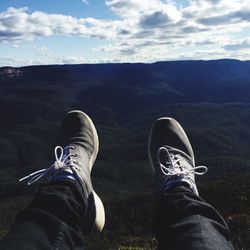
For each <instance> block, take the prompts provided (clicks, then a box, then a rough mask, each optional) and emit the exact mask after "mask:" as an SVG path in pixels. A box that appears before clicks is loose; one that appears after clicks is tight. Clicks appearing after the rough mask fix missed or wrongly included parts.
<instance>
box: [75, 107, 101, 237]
mask: <svg viewBox="0 0 250 250" xmlns="http://www.w3.org/2000/svg"><path fill="white" fill-rule="evenodd" d="M78 112H79V113H81V114H82V115H83V116H84V117H85V118H86V119H87V120H88V121H89V123H90V126H91V129H92V132H93V134H94V145H95V147H94V152H93V154H92V156H91V157H90V161H89V163H90V164H89V168H90V171H91V170H92V168H93V164H94V162H95V160H96V157H97V154H98V150H99V140H98V134H97V131H96V128H95V125H94V123H93V122H92V120H91V118H90V117H89V116H88V115H87V114H85V113H84V112H82V111H78ZM92 194H93V198H94V199H93V201H92V202H93V203H94V204H89V205H88V207H90V208H92V207H93V205H94V209H95V211H94V212H95V221H94V225H93V229H95V230H97V231H99V232H100V231H102V229H103V228H104V225H105V210H104V206H103V203H102V201H101V199H100V197H99V196H98V195H97V194H96V192H95V191H94V189H93V193H92ZM86 213H87V214H88V211H87V212H86Z"/></svg>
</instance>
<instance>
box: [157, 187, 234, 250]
mask: <svg viewBox="0 0 250 250" xmlns="http://www.w3.org/2000/svg"><path fill="white" fill-rule="evenodd" d="M154 233H155V235H156V238H157V239H158V242H159V245H158V249H174V250H177V249H178V250H179V249H183V250H184V249H185V250H197V249H199V250H207V249H211V250H217V249H218V250H219V249H221V250H222V249H223V250H227V249H233V246H232V245H231V242H230V233H229V229H228V227H227V225H226V223H225V221H224V220H223V218H222V217H221V216H220V215H219V213H218V212H217V211H216V210H215V209H214V208H213V207H212V206H211V205H209V204H207V203H206V202H205V201H204V200H202V199H201V198H200V197H198V196H197V195H195V194H194V193H193V192H192V191H191V190H190V189H189V188H187V187H185V186H177V187H173V188H171V189H169V190H167V192H166V193H165V194H162V195H161V196H160V197H159V198H157V201H156V215H155V222H154Z"/></svg>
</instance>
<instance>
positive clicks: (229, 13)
mask: <svg viewBox="0 0 250 250" xmlns="http://www.w3.org/2000/svg"><path fill="white" fill-rule="evenodd" d="M84 2H86V1H84ZM106 5H107V7H108V8H110V10H111V11H113V12H114V13H115V14H116V16H117V18H116V19H112V20H111V19H96V18H92V17H89V18H76V17H73V16H67V15H62V14H48V13H45V12H40V11H35V12H30V11H29V9H28V8H27V7H24V8H19V9H17V8H12V7H10V8H8V9H7V10H6V11H4V12H2V13H0V42H4V43H9V42H14V43H16V42H18V41H25V40H34V39H36V38H38V37H49V36H54V35H59V36H73V37H84V38H97V39H100V40H102V39H104V40H108V41H110V43H109V44H108V45H105V46H100V47H97V48H94V49H93V50H94V51H97V52H98V51H102V52H106V53H109V55H110V57H112V58H113V60H114V61H117V60H121V61H131V62H132V61H156V60H176V59H200V58H205V59H206V57H207V58H209V59H211V58H218V57H236V58H241V57H240V54H239V51H245V53H243V54H244V56H245V57H244V58H247V57H246V54H247V53H246V52H247V51H248V52H250V51H249V49H250V45H249V44H250V42H249V40H248V39H239V38H237V36H236V35H235V34H240V33H244V32H245V33H248V35H250V5H249V1H248V0H190V1H189V4H188V5H187V6H181V5H177V4H176V3H175V1H170V0H169V1H167V0H165V1H163V0H143V1H141V0H106ZM244 58H242V59H244ZM80 59H81V60H82V58H80ZM74 60H75V59H74Z"/></svg>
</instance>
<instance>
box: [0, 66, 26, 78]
mask: <svg viewBox="0 0 250 250" xmlns="http://www.w3.org/2000/svg"><path fill="white" fill-rule="evenodd" d="M20 76H22V70H21V69H19V68H14V67H3V68H0V79H11V78H16V77H20Z"/></svg>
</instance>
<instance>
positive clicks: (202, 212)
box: [149, 118, 233, 250]
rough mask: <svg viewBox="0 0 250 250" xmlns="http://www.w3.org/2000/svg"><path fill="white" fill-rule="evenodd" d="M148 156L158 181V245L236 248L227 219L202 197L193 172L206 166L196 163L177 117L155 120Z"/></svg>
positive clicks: (199, 173) (174, 247) (166, 247)
mask: <svg viewBox="0 0 250 250" xmlns="http://www.w3.org/2000/svg"><path fill="white" fill-rule="evenodd" d="M149 158H150V162H151V165H152V167H153V170H154V171H155V177H156V184H157V187H156V191H157V195H156V205H155V219H154V226H153V230H154V233H155V236H156V238H157V240H158V243H159V244H158V249H185V250H189V249H190V250H191V249H192V250H196V249H197V250H198V249H202V250H206V249H211V250H212V249H213V250H215V249H233V246H232V244H231V242H230V233H229V229H228V227H227V225H226V223H225V221H224V220H223V218H222V217H221V216H220V215H219V213H218V212H217V211H216V210H215V209H214V208H213V207H212V206H211V205H209V204H207V203H206V202H205V201H204V200H202V199H201V198H200V197H199V194H198V190H197V187H196V184H195V178H194V175H195V174H198V175H201V174H204V173H205V172H206V171H207V168H206V167H204V166H200V167H195V161H194V154H193V150H192V147H191V144H190V142H189V140H188V138H187V136H186V134H185V132H184V130H183V129H182V127H181V126H180V124H179V123H178V122H177V121H176V120H174V119H172V118H160V119H158V120H156V122H155V123H154V125H153V127H152V130H151V133H150V137H149ZM198 170H199V171H198Z"/></svg>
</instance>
